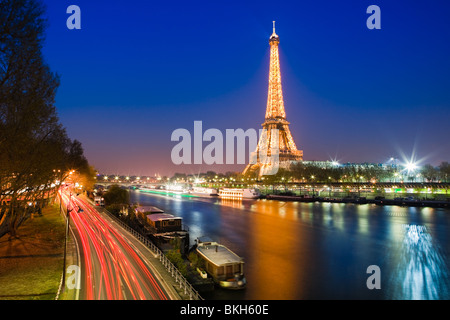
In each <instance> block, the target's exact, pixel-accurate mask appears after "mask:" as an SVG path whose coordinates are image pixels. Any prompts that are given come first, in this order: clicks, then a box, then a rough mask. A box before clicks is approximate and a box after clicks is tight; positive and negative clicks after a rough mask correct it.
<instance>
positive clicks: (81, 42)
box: [43, 1, 450, 176]
mask: <svg viewBox="0 0 450 320" xmlns="http://www.w3.org/2000/svg"><path fill="white" fill-rule="evenodd" d="M45 3H46V4H47V15H48V22H49V28H48V30H47V37H46V45H45V46H44V48H43V51H44V57H45V59H46V61H47V63H48V64H49V65H50V68H51V69H52V71H54V72H56V73H58V74H59V75H60V76H61V85H60V87H59V89H58V93H57V97H56V107H57V110H58V114H59V115H60V118H61V122H62V123H63V125H64V126H65V127H66V128H67V131H68V133H69V136H70V137H72V138H74V139H78V140H80V141H81V142H82V144H83V147H84V149H85V154H86V156H87V158H88V160H89V162H90V163H91V164H92V165H94V166H95V167H96V168H97V169H98V170H99V171H100V172H104V173H113V172H114V173H117V174H125V175H127V174H130V175H131V174H136V175H149V176H151V175H154V174H155V173H159V174H160V175H170V174H172V173H174V172H185V173H198V172H206V171H208V170H214V171H218V172H225V171H232V170H235V171H242V170H243V168H244V167H245V165H234V166H233V165H220V166H217V165H211V166H209V165H206V164H204V165H188V166H186V165H184V166H176V165H173V164H172V163H171V162H170V151H171V149H172V147H173V146H174V144H175V143H173V142H171V141H170V135H171V133H172V132H173V131H174V130H175V129H177V128H186V129H188V130H192V128H193V123H194V121H196V120H201V121H203V124H204V127H205V128H217V129H219V130H223V131H225V129H228V128H230V129H237V128H242V129H244V130H246V129H249V128H254V129H260V127H261V123H262V120H263V118H264V112H265V105H266V99H267V74H268V59H269V49H268V45H267V38H268V36H269V35H270V34H271V31H272V30H271V29H272V25H271V23H272V21H273V20H276V21H277V33H278V34H281V35H282V38H283V44H282V46H281V47H280V63H281V69H282V73H283V74H282V77H283V87H284V88H283V94H284V97H285V100H286V101H285V103H286V113H287V117H288V118H289V119H290V122H291V123H292V125H291V131H292V135H293V138H294V140H295V141H296V142H297V145H298V148H299V149H302V150H304V159H305V160H339V161H340V162H385V161H387V160H388V159H390V158H391V157H396V158H399V159H400V160H401V161H402V160H403V161H404V160H406V159H410V158H411V157H412V156H413V157H415V160H422V164H425V163H431V164H433V165H438V164H439V163H440V162H442V161H449V160H450V151H449V150H450V142H449V141H448V139H446V132H447V123H448V120H449V115H448V110H450V94H449V92H448V90H447V89H446V88H448V85H449V84H450V83H449V82H450V80H449V79H448V77H446V75H447V74H448V71H450V63H449V61H448V59H447V57H448V56H449V53H450V45H449V44H448V43H447V42H446V41H445V39H447V38H448V35H449V34H448V33H449V30H450V28H448V26H449V22H448V20H446V17H445V12H446V10H445V8H448V4H447V3H445V2H439V5H436V4H435V5H434V6H432V5H431V4H422V5H418V4H415V3H410V2H406V1H403V2H400V3H395V4H392V3H389V2H386V1H378V3H377V5H379V6H380V8H381V12H382V28H381V30H368V29H367V27H366V19H367V18H368V16H369V15H368V14H367V13H366V8H367V7H368V6H369V5H370V4H371V3H368V2H367V3H361V4H358V5H357V6H355V5H354V4H351V3H350V2H343V3H339V4H336V3H332V2H330V3H327V4H326V5H325V6H323V4H322V5H319V4H295V5H294V4H292V3H289V2H284V3H280V4H277V6H275V7H270V10H269V9H268V8H269V4H270V2H265V3H261V4H260V5H258V6H257V7H256V6H253V5H252V3H251V2H245V3H243V4H238V3H233V2H231V3H229V4H227V5H226V6H223V5H219V4H210V3H206V2H205V3H203V2H195V3H192V4H189V5H187V4H183V3H178V5H176V6H175V7H174V6H173V5H170V6H169V5H167V4H163V3H158V4H153V5H150V4H146V3H139V6H131V5H130V6H128V5H127V6H124V5H123V4H120V3H108V2H102V1H99V2H96V3H95V4H94V3H89V2H87V1H77V3H76V5H78V6H79V7H80V8H81V21H82V22H81V26H82V29H81V30H68V29H67V27H66V19H67V18H68V16H69V15H68V14H66V8H67V7H68V6H69V5H70V4H72V3H69V2H67V1H62V2H58V3H57V4H55V3H51V2H49V1H45ZM423 6H427V7H426V8H424V7H423ZM174 8H175V9H174ZM425 9H426V10H425ZM219 12H220V14H219ZM402 158H403V159H402Z"/></svg>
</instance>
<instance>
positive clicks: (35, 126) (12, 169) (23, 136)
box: [0, 0, 88, 237]
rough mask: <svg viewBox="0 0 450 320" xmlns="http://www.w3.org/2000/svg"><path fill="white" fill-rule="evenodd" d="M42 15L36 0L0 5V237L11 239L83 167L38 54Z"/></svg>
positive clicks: (55, 82)
mask: <svg viewBox="0 0 450 320" xmlns="http://www.w3.org/2000/svg"><path fill="white" fill-rule="evenodd" d="M43 15H44V7H43V5H42V4H41V3H40V2H39V1H37V0H2V1H1V2H0V150H1V152H0V197H1V200H2V201H1V204H2V205H1V207H0V237H1V236H3V235H4V234H5V233H8V232H9V233H10V235H11V236H15V234H16V230H17V228H18V227H19V226H20V225H21V223H23V221H25V220H26V219H27V218H28V217H29V215H30V213H31V212H32V210H30V208H36V209H37V210H40V208H41V207H42V205H44V204H45V202H46V200H47V199H49V197H50V196H51V195H52V194H53V195H54V194H56V191H57V186H56V183H55V182H56V180H59V181H63V180H64V177H65V176H66V175H67V173H68V171H69V168H68V166H70V169H77V168H80V169H81V168H86V167H88V165H87V161H85V159H84V156H83V155H82V148H81V144H80V143H79V142H77V141H76V140H75V141H73V142H72V141H71V140H70V139H69V138H68V136H67V133H66V131H65V129H64V128H63V126H62V125H61V124H60V122H59V119H58V116H57V113H56V108H55V105H54V103H55V95H56V90H57V88H58V86H59V77H58V76H57V75H56V74H54V73H52V72H51V70H50V68H49V66H48V65H47V64H46V63H45V61H44V59H43V56H42V53H41V49H42V44H43V41H44V31H45V27H46V21H45V19H44V18H43ZM83 159H84V160H83ZM72 166H73V167H72ZM75 167H77V168H75ZM30 204H31V205H30Z"/></svg>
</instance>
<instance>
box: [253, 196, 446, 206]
mask: <svg viewBox="0 0 450 320" xmlns="http://www.w3.org/2000/svg"><path fill="white" fill-rule="evenodd" d="M262 198H265V199H268V200H279V201H297V202H330V203H354V204H367V203H373V204H376V205H396V206H407V207H431V208H450V201H449V200H446V201H445V200H426V199H415V198H412V197H406V198H394V199H385V198H384V197H375V198H374V199H367V198H365V197H344V198H330V197H315V196H293V195H282V194H268V195H266V196H262Z"/></svg>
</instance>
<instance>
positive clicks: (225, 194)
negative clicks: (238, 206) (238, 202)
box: [219, 188, 261, 199]
mask: <svg viewBox="0 0 450 320" xmlns="http://www.w3.org/2000/svg"><path fill="white" fill-rule="evenodd" d="M219 197H221V198H234V199H258V198H260V197H261V192H259V190H258V189H240V188H222V189H220V190H219Z"/></svg>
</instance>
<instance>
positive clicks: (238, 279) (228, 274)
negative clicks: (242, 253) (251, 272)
mask: <svg viewBox="0 0 450 320" xmlns="http://www.w3.org/2000/svg"><path fill="white" fill-rule="evenodd" d="M195 250H196V253H197V255H198V256H199V258H200V259H202V260H203V262H204V265H205V271H206V272H207V273H208V274H209V275H210V276H211V277H212V279H213V280H214V282H215V283H217V284H219V286H220V287H222V288H225V289H243V288H245V286H246V284H247V280H246V279H245V276H244V260H243V258H241V257H239V256H238V255H237V254H235V253H234V252H233V251H231V250H230V249H228V248H227V247H226V246H224V245H222V244H219V243H217V242H215V241H212V240H210V239H208V238H198V239H197V244H196V248H195Z"/></svg>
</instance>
